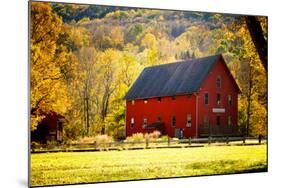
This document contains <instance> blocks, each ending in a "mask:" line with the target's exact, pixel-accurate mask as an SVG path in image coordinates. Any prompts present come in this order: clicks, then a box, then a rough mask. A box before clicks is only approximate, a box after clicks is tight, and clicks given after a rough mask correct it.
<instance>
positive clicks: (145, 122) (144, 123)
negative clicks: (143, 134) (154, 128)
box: [143, 118, 147, 127]
mask: <svg viewBox="0 0 281 188" xmlns="http://www.w3.org/2000/svg"><path fill="white" fill-rule="evenodd" d="M143 126H144V127H145V126H147V118H143Z"/></svg>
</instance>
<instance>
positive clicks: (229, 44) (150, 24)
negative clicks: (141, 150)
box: [30, 2, 267, 139]
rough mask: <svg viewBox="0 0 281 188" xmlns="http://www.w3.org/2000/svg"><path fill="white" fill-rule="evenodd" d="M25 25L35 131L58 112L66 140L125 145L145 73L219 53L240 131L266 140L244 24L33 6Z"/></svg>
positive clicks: (257, 63) (260, 85) (219, 18)
mask: <svg viewBox="0 0 281 188" xmlns="http://www.w3.org/2000/svg"><path fill="white" fill-rule="evenodd" d="M89 10H95V11H93V12H92V13H91V11H89ZM97 10H99V11H97ZM94 13H95V14H94ZM30 20H31V22H30V24H31V27H30V86H31V93H30V94H31V98H30V102H31V106H30V107H31V109H30V110H31V112H30V113H31V129H32V130H35V129H36V128H37V126H38V124H39V123H40V122H41V120H42V119H43V118H44V117H45V116H46V115H47V114H49V113H52V112H55V113H58V114H61V115H63V116H64V117H65V118H66V125H65V127H64V132H65V133H64V136H65V137H66V138H68V139H78V138H80V137H84V136H95V135H98V134H102V135H104V134H108V135H111V136H113V137H114V138H117V137H122V135H123V136H124V128H125V101H124V100H123V97H124V95H125V94H126V92H127V91H128V89H129V88H130V87H131V86H132V84H133V82H134V81H135V79H136V78H137V76H138V75H139V73H140V72H141V71H142V70H143V68H144V67H146V66H152V65H158V64H163V63H170V62H173V61H176V60H179V59H192V58H196V57H203V56H208V55H213V54H216V53H223V54H224V58H225V59H226V61H227V62H228V67H229V68H230V70H231V72H232V74H233V75H234V77H235V79H236V81H237V83H238V84H239V87H240V89H241V91H242V94H241V96H240V98H239V126H240V127H241V130H242V131H244V133H245V134H248V135H257V134H263V135H266V127H267V126H266V125H267V73H266V71H265V69H264V67H263V66H262V63H261V60H260V59H259V55H258V53H257V50H256V48H255V45H254V43H253V41H252V38H251V35H250V33H249V31H248V28H247V25H246V21H245V18H244V17H243V16H231V15H223V14H212V13H197V12H183V11H161V10H148V9H136V8H134V9H129V8H127V9H125V8H119V10H117V8H106V7H103V8H100V9H99V8H98V7H97V6H94V5H71V4H56V3H52V4H50V3H42V2H32V4H31V19H30ZM258 20H259V21H260V23H261V26H262V29H263V32H264V36H265V37H267V30H266V28H267V27H266V24H267V20H266V18H264V17H259V18H258ZM266 39H267V38H266Z"/></svg>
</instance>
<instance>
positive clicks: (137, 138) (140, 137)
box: [126, 133, 144, 142]
mask: <svg viewBox="0 0 281 188" xmlns="http://www.w3.org/2000/svg"><path fill="white" fill-rule="evenodd" d="M126 141H127V142H142V141H144V134H143V133H135V134H133V135H132V136H129V137H127V138H126Z"/></svg>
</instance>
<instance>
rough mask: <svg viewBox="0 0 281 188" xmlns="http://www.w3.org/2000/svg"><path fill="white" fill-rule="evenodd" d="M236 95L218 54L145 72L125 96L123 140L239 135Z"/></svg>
mask: <svg viewBox="0 0 281 188" xmlns="http://www.w3.org/2000/svg"><path fill="white" fill-rule="evenodd" d="M239 93H240V89H239V87H238V85H237V83H236V82H235V80H234V78H233V76H232V75H231V72H230V71H229V69H228V67H227V65H226V63H225V60H224V58H223V56H222V55H221V54H219V55H214V56H209V57H204V58H199V59H192V60H187V61H180V62H175V63H170V64H163V65H158V66H152V67H147V68H145V69H144V70H143V71H142V73H141V74H140V76H139V77H138V79H137V80H136V81H135V83H134V84H133V86H132V87H131V88H130V90H129V91H128V93H127V95H126V96H125V99H126V136H131V135H132V134H134V133H139V132H141V133H148V132H152V131H154V130H158V131H160V132H161V133H162V134H163V135H168V136H169V137H178V138H183V137H203V136H232V135H237V133H238V126H237V114H238V106H237V103H238V94H239Z"/></svg>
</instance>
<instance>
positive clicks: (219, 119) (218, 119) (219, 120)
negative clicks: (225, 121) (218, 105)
mask: <svg viewBox="0 0 281 188" xmlns="http://www.w3.org/2000/svg"><path fill="white" fill-rule="evenodd" d="M220 125H221V117H220V116H217V126H220Z"/></svg>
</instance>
